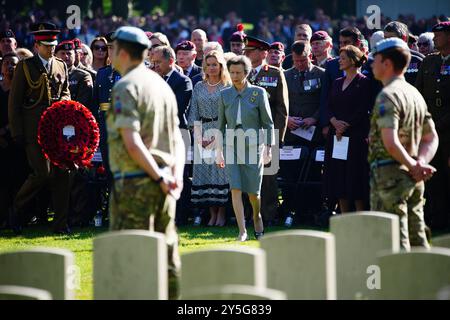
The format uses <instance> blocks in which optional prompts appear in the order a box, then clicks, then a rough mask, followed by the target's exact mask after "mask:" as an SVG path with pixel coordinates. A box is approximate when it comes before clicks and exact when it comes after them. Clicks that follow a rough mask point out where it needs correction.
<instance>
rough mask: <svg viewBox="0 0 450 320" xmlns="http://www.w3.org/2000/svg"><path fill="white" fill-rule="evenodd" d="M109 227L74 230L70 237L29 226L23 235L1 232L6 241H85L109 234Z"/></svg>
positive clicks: (47, 228)
mask: <svg viewBox="0 0 450 320" xmlns="http://www.w3.org/2000/svg"><path fill="white" fill-rule="evenodd" d="M107 231H108V228H107V227H100V228H98V227H85V228H73V229H72V233H71V234H69V235H58V234H54V233H53V232H52V230H51V227H47V226H28V227H26V228H24V229H23V231H22V234H20V235H15V234H14V233H13V232H12V230H0V237H2V238H4V239H11V240H15V239H17V240H19V239H27V240H29V239H35V238H48V237H52V238H55V239H57V240H62V239H68V240H85V239H91V238H93V237H95V236H97V235H99V234H101V233H104V232H107Z"/></svg>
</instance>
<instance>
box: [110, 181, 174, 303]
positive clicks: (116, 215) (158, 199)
mask: <svg viewBox="0 0 450 320" xmlns="http://www.w3.org/2000/svg"><path fill="white" fill-rule="evenodd" d="M175 208H176V201H175V199H174V198H173V197H172V196H165V195H164V194H163V193H162V191H161V188H160V186H159V185H158V184H157V183H155V182H153V181H152V180H151V179H149V178H133V179H120V180H116V181H115V183H114V188H113V194H112V201H111V202H110V209H111V210H110V213H111V217H110V219H111V221H110V229H111V230H124V229H143V230H150V231H155V232H161V233H164V234H165V235H166V242H167V247H168V250H167V251H168V265H169V268H168V278H169V299H171V300H174V299H178V298H179V279H180V267H181V262H180V256H179V254H178V234H177V230H176V227H175Z"/></svg>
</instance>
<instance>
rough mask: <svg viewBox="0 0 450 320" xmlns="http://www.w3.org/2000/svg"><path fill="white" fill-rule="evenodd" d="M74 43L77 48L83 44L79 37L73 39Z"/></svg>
mask: <svg viewBox="0 0 450 320" xmlns="http://www.w3.org/2000/svg"><path fill="white" fill-rule="evenodd" d="M72 42H73V45H74V46H75V49H81V47H82V44H81V40H80V39H78V38H75V39H72Z"/></svg>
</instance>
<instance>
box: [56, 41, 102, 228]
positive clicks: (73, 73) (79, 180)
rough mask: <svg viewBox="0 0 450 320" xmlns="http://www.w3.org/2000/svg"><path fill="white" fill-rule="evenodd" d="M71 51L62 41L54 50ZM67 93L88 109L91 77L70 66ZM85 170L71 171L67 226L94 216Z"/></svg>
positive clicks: (83, 223)
mask: <svg viewBox="0 0 450 320" xmlns="http://www.w3.org/2000/svg"><path fill="white" fill-rule="evenodd" d="M61 50H64V51H73V53H75V44H74V42H73V41H63V42H61V43H60V44H58V45H57V46H56V48H55V54H57V53H58V52H59V51H61ZM68 72H69V91H70V96H71V100H73V101H77V102H79V103H81V104H82V105H84V106H85V107H87V108H89V106H91V105H92V92H93V83H92V77H91V75H90V74H89V73H88V72H86V71H83V70H81V69H79V68H76V67H75V66H74V65H72V66H70V67H69V69H68ZM88 171H89V169H87V168H78V169H75V170H72V171H71V192H70V198H71V199H70V208H69V225H78V224H79V223H81V224H82V225H87V223H88V219H89V217H91V216H94V214H95V210H96V208H95V206H94V205H91V203H92V202H93V201H90V199H92V198H93V197H94V196H95V192H90V190H89V187H90V186H89V184H88V176H89V175H88Z"/></svg>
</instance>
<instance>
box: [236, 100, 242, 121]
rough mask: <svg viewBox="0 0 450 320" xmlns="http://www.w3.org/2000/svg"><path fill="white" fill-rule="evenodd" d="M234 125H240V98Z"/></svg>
mask: <svg viewBox="0 0 450 320" xmlns="http://www.w3.org/2000/svg"><path fill="white" fill-rule="evenodd" d="M236 124H237V125H239V124H240V125H242V117H241V98H239V103H238V112H237V118H236Z"/></svg>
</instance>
